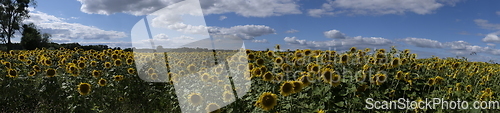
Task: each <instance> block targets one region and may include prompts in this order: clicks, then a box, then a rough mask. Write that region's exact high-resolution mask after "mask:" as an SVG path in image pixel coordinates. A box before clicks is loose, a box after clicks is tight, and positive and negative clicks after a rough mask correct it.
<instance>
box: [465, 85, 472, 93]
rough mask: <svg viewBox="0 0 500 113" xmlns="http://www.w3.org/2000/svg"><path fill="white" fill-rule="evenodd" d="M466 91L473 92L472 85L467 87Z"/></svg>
mask: <svg viewBox="0 0 500 113" xmlns="http://www.w3.org/2000/svg"><path fill="white" fill-rule="evenodd" d="M465 91H467V92H468V93H470V92H472V85H467V86H465Z"/></svg>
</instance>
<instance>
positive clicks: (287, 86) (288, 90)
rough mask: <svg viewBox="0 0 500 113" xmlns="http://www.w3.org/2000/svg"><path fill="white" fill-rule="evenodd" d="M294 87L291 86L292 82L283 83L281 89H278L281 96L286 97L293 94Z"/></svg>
mask: <svg viewBox="0 0 500 113" xmlns="http://www.w3.org/2000/svg"><path fill="white" fill-rule="evenodd" d="M294 87H295V86H294V84H293V81H286V82H283V84H281V87H280V93H281V95H283V96H288V95H290V94H292V93H294Z"/></svg>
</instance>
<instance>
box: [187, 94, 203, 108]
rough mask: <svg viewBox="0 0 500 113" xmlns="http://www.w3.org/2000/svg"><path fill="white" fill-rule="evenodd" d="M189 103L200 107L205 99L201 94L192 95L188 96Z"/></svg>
mask: <svg viewBox="0 0 500 113" xmlns="http://www.w3.org/2000/svg"><path fill="white" fill-rule="evenodd" d="M188 101H189V103H191V105H193V106H198V105H200V104H201V102H202V101H203V97H202V96H201V95H200V93H191V94H189V95H188Z"/></svg>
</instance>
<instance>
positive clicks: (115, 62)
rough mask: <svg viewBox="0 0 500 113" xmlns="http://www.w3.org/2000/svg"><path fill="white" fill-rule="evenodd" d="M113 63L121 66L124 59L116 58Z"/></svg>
mask: <svg viewBox="0 0 500 113" xmlns="http://www.w3.org/2000/svg"><path fill="white" fill-rule="evenodd" d="M113 64H114V65H115V66H121V65H122V60H121V59H116V60H115V61H114V62H113Z"/></svg>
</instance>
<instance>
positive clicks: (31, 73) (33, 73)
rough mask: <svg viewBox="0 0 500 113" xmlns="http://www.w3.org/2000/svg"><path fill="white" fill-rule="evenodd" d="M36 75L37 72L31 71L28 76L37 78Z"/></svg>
mask: <svg viewBox="0 0 500 113" xmlns="http://www.w3.org/2000/svg"><path fill="white" fill-rule="evenodd" d="M35 74H36V71H30V72H29V73H28V76H35Z"/></svg>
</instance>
